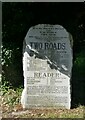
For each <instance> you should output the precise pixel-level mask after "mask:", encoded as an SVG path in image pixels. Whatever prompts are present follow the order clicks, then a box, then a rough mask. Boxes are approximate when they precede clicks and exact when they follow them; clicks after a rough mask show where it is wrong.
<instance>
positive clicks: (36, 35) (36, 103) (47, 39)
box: [21, 24, 72, 109]
mask: <svg viewBox="0 0 85 120" xmlns="http://www.w3.org/2000/svg"><path fill="white" fill-rule="evenodd" d="M71 40H72V37H71V35H70V34H69V33H68V32H67V31H66V30H65V28H63V27H62V26H60V25H49V24H39V25H36V26H33V27H31V28H30V29H29V31H28V33H27V35H26V37H25V41H24V42H25V46H24V48H25V49H24V53H23V71H24V90H23V92H22V97H21V103H22V105H23V108H28V109H29V108H63V107H65V108H68V109H70V107H71V90H70V78H71V69H72V46H71Z"/></svg>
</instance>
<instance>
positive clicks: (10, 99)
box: [1, 87, 85, 118]
mask: <svg viewBox="0 0 85 120" xmlns="http://www.w3.org/2000/svg"><path fill="white" fill-rule="evenodd" d="M21 93H22V88H18V89H16V90H14V89H9V88H6V89H5V88H4V87H2V91H1V94H2V97H1V99H2V104H1V108H2V118H84V110H85V106H81V105H79V106H78V107H77V108H74V109H70V110H67V109H32V110H31V109H30V110H23V108H22V106H21V104H20V98H21Z"/></svg>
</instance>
